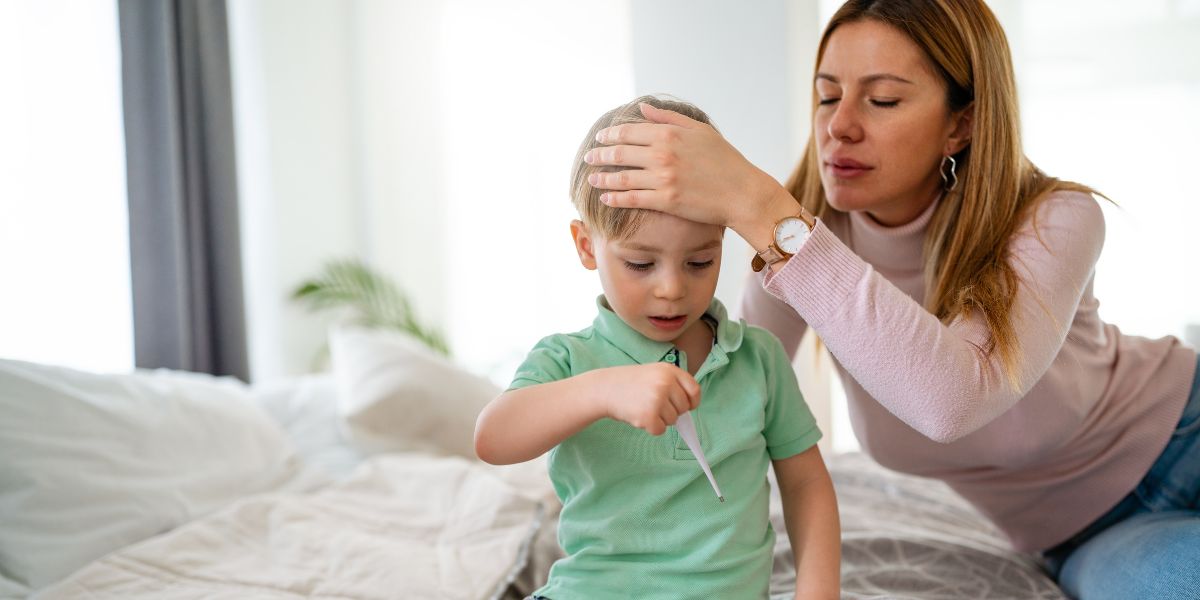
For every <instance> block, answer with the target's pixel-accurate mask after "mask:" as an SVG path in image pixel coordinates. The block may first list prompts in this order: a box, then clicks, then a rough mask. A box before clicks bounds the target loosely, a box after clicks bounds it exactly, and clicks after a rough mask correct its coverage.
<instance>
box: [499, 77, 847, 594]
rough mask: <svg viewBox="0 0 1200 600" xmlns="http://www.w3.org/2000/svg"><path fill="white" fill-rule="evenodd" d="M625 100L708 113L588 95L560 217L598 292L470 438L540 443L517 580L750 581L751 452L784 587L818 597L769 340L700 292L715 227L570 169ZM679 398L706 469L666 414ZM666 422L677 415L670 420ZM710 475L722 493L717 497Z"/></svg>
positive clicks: (579, 588) (763, 583)
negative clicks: (645, 204)
mask: <svg viewBox="0 0 1200 600" xmlns="http://www.w3.org/2000/svg"><path fill="white" fill-rule="evenodd" d="M639 102H645V103H648V104H651V105H653V106H657V107H660V108H665V109H668V110H673V111H676V112H679V113H682V114H684V115H687V116H688V117H691V118H693V119H695V120H697V121H701V122H704V123H709V120H708V117H707V116H706V115H705V114H704V113H703V112H701V111H700V110H699V109H697V108H696V107H694V106H692V105H690V104H686V103H682V102H677V101H670V100H663V99H659V98H656V97H642V98H638V99H637V100H635V101H634V102H631V103H629V104H626V105H624V106H620V107H618V108H616V109H614V110H612V111H609V112H608V113H606V114H605V115H604V116H603V117H601V118H600V120H599V121H597V122H596V124H595V126H593V127H592V131H591V132H589V133H588V136H587V138H585V139H584V142H583V145H582V146H581V148H580V150H579V153H578V155H577V156H576V158H575V166H574V172H573V174H572V199H573V201H574V202H575V205H576V207H577V208H578V209H579V213H580V217H581V220H577V221H573V222H572V223H571V235H572V237H573V238H574V240H575V249H576V251H577V252H578V254H579V260H580V262H582V263H583V266H584V267H585V268H587V269H591V270H595V271H597V272H598V273H599V275H600V284H601V287H602V288H603V290H604V294H603V295H602V296H600V297H599V298H598V299H597V301H596V308H597V311H598V313H599V315H598V316H597V317H596V319H595V321H594V322H593V324H592V326H591V327H589V328H587V329H584V330H582V331H579V332H576V333H571V334H558V335H552V336H549V337H547V338H544V339H542V340H541V341H540V342H539V343H538V344H537V346H535V347H534V349H533V350H532V351H531V352H530V353H529V356H528V357H527V358H526V360H525V362H524V363H523V364H522V365H521V367H520V368H519V369H518V370H517V373H516V376H515V378H514V380H513V382H512V385H511V386H510V387H509V389H508V391H506V392H504V393H503V394H501V395H500V397H498V398H496V399H495V400H494V401H493V402H491V403H490V404H489V405H488V406H487V407H486V408H485V409H484V411H483V412H482V414H480V416H479V421H478V423H477V425H476V429H475V450H476V453H477V454H478V455H479V457H480V458H482V459H483V460H485V461H487V462H490V463H494V464H511V463H516V462H523V461H526V460H530V459H533V458H536V457H537V456H540V455H541V454H542V453H544V452H547V451H549V452H550V457H549V465H550V477H551V479H552V481H553V483H554V488H555V491H556V493H557V495H558V497H559V499H561V500H562V503H563V509H562V514H561V517H560V521H559V529H558V536H559V543H560V544H562V547H563V549H564V550H565V551H566V554H567V556H566V558H563V559H562V560H559V561H558V562H556V563H555V564H554V566H553V567H551V570H550V579H549V581H548V582H547V584H546V585H545V586H544V587H542V588H541V589H539V590H538V591H537V592H536V596H535V597H544V598H549V599H552V600H574V599H577V598H586V599H588V600H596V599H607V598H621V599H625V598H765V597H767V591H768V584H769V580H770V575H771V565H772V562H773V557H772V549H773V546H774V540H775V533H774V531H773V530H772V528H771V524H770V522H769V521H768V514H767V513H768V508H767V501H768V496H769V488H768V483H767V464H768V462H771V463H772V464H773V465H774V468H775V474H776V478H777V479H778V481H779V487H780V492H781V495H782V498H783V504H784V517H785V520H786V522H787V530H788V537H789V538H790V540H791V542H792V548H793V550H794V553H795V556H796V573H797V587H796V597H797V598H836V597H837V596H838V588H839V585H838V583H839V565H840V531H839V526H838V517H837V503H836V500H835V497H834V492H833V485H832V483H831V481H830V479H829V474H828V472H826V470H825V465H824V462H823V461H822V459H821V455H820V452H819V451H818V450H817V446H816V442H817V440H818V439H819V438H820V436H821V433H820V431H819V430H818V429H817V427H816V424H815V422H814V421H813V417H812V414H811V413H810V412H809V410H808V407H807V406H806V405H805V404H804V400H803V398H802V397H801V395H800V390H799V387H798V385H797V383H796V378H795V374H794V372H793V371H792V366H791V364H790V363H789V361H788V358H787V355H786V353H785V352H784V350H783V346H782V345H781V344H780V343H779V341H778V340H777V339H775V338H774V337H773V336H772V335H771V334H770V333H767V332H766V331H765V330H763V329H759V328H757V327H749V326H747V325H745V323H744V322H741V321H732V320H730V319H729V318H728V316H727V313H726V310H725V307H724V306H722V304H721V302H720V301H718V300H716V299H714V298H713V292H714V291H715V289H716V285H717V273H718V271H719V269H720V265H721V241H722V238H723V236H724V229H723V228H721V227H717V226H713V225H705V224H701V223H696V222H693V221H686V220H683V219H680V218H677V217H673V216H670V215H666V214H662V213H655V212H649V211H638V210H631V209H614V208H610V207H607V206H605V205H604V204H602V203H601V202H600V201H599V194H600V193H599V192H598V191H596V190H595V189H593V188H592V187H591V186H589V185H588V183H587V176H588V175H589V174H590V173H592V172H595V171H596V170H597V169H596V168H594V167H591V166H590V165H588V164H586V163H585V162H584V160H583V156H584V154H585V153H586V152H588V151H589V150H591V149H592V148H594V147H596V146H597V144H596V143H595V141H594V139H595V135H596V132H597V131H599V130H600V129H603V128H605V127H609V126H612V125H616V124H620V123H629V122H639V121H643V120H644V119H643V118H642V116H641V112H640V109H639V107H638V103H639ZM685 413H690V415H691V420H692V421H691V422H692V423H693V424H694V427H695V430H696V432H697V434H698V437H699V440H700V448H701V452H700V453H701V454H702V455H703V458H707V461H708V464H709V465H711V470H712V473H713V475H714V477H715V483H712V484H711V485H710V481H709V479H708V478H707V477H706V475H705V473H704V470H703V469H702V468H701V466H700V461H699V460H698V457H697V456H695V455H693V454H692V452H691V451H690V450H689V447H688V444H687V443H686V440H685V438H684V437H683V436H681V434H680V431H681V430H686V429H685V428H684V427H683V425H685V423H684V422H683V421H680V417H681V416H682V415H684V414H685ZM677 422H678V426H677ZM718 486H719V488H720V490H721V492H722V494H723V496H724V498H723V500H719V499H718V496H717V494H716V492H715V489H716V488H717V487H718Z"/></svg>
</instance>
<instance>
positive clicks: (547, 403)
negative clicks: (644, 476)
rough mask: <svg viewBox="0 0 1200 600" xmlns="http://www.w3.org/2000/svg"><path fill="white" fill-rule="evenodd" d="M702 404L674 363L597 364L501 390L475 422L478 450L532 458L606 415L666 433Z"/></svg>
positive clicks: (493, 456) (503, 460)
mask: <svg viewBox="0 0 1200 600" xmlns="http://www.w3.org/2000/svg"><path fill="white" fill-rule="evenodd" d="M699 405H700V386H699V384H697V383H696V380H695V379H693V378H692V376H691V375H689V374H688V372H687V371H684V370H683V369H680V368H678V367H676V366H674V365H671V364H669V363H654V364H646V365H631V366H624V367H611V368H607V369H596V370H594V371H588V372H586V373H582V374H580V375H576V376H574V377H569V378H567V379H562V380H559V381H553V382H550V383H543V384H538V385H532V386H529V387H524V388H520V389H515V390H508V391H507V392H504V393H503V394H500V396H499V397H498V398H496V399H495V400H493V401H492V402H491V403H489V404H488V405H487V406H485V407H484V408H483V411H482V412H480V413H479V419H478V420H477V421H476V422H475V454H476V455H478V456H479V458H480V459H482V460H484V461H485V462H489V463H492V464H495V465H506V464H513V463H519V462H525V461H527V460H532V459H534V458H537V457H539V456H541V455H542V454H544V453H546V452H547V451H548V450H550V449H551V448H553V447H555V446H557V445H558V444H559V443H560V442H562V441H563V440H565V439H567V438H568V437H571V436H572V435H574V434H576V433H578V432H579V431H581V430H582V429H583V428H585V427H587V426H588V425H591V424H592V423H594V422H596V421H597V420H599V419H602V418H604V417H609V418H613V419H617V420H619V421H624V422H626V423H629V424H630V425H632V426H634V427H638V428H640V429H644V430H646V431H647V432H648V433H650V434H652V435H662V433H663V432H664V431H666V429H667V426H669V425H674V424H675V421H676V420H677V419H678V418H679V415H681V414H683V413H684V412H687V411H689V410H692V409H694V408H696V407H697V406H699Z"/></svg>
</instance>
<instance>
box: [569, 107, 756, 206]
mask: <svg viewBox="0 0 1200 600" xmlns="http://www.w3.org/2000/svg"><path fill="white" fill-rule="evenodd" d="M641 109H642V114H643V115H644V116H645V117H646V118H647V119H649V120H650V121H652V122H651V123H625V124H621V125H614V126H613V127H608V128H606V129H602V130H600V131H599V132H598V133H597V134H596V140H597V141H598V142H600V143H602V144H605V146H602V147H599V148H594V149H592V150H591V151H589V152H588V153H587V154H586V155H585V156H584V160H585V161H586V162H588V163H589V164H592V165H603V166H616V167H629V168H628V169H624V170H620V171H611V172H602V173H592V174H591V175H589V176H588V183H589V184H591V185H592V187H595V188H597V189H601V190H608V191H607V192H605V194H604V195H603V196H602V197H601V199H602V200H603V201H604V202H605V203H606V204H608V205H609V206H614V207H618V208H642V209H648V210H655V211H659V212H665V213H669V214H673V215H675V216H677V217H682V218H684V219H688V220H691V221H699V222H701V223H710V224H713V225H723V226H728V227H735V228H736V225H737V224H738V222H739V220H740V219H741V218H742V215H743V214H746V215H750V214H753V208H754V206H753V203H752V202H748V201H747V194H748V193H749V194H750V195H751V196H753V195H755V192H756V189H755V187H756V185H774V186H776V187H778V183H776V182H775V180H774V179H771V178H770V176H769V175H767V174H766V173H763V172H762V171H761V170H759V169H758V168H757V167H755V166H754V165H752V164H750V162H749V161H747V160H746V159H745V157H743V156H742V155H741V153H739V152H738V151H737V149H735V148H734V147H733V146H731V145H730V144H729V142H728V141H726V140H725V138H724V137H722V136H721V134H720V133H718V132H717V131H716V130H715V129H713V128H712V127H711V126H709V125H706V124H704V123H700V122H697V121H694V120H692V119H689V118H687V117H685V116H683V115H681V114H679V113H676V112H673V111H669V110H663V109H659V108H655V107H653V106H650V105H648V104H642V105H641ZM763 178H766V179H767V180H769V182H765V181H762V180H763Z"/></svg>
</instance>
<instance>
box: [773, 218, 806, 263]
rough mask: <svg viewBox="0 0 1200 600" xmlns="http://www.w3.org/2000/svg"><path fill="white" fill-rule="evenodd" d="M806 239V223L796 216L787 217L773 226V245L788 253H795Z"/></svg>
mask: <svg viewBox="0 0 1200 600" xmlns="http://www.w3.org/2000/svg"><path fill="white" fill-rule="evenodd" d="M806 239H808V225H805V224H804V221H801V220H800V219H799V218H798V217H788V218H786V219H784V220H782V221H780V222H779V226H778V227H776V228H775V245H776V246H779V249H780V250H783V251H784V252H787V253H788V254H795V253H796V252H798V251H799V250H800V246H802V245H803V244H804V240H806Z"/></svg>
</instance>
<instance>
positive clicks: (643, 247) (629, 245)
mask: <svg viewBox="0 0 1200 600" xmlns="http://www.w3.org/2000/svg"><path fill="white" fill-rule="evenodd" d="M618 243H620V244H621V247H623V248H625V249H626V250H637V251H638V252H662V248H659V247H657V246H650V245H647V244H639V243H637V242H618ZM720 245H721V240H719V239H714V240H709V241H707V242H705V243H703V244H701V245H699V246H697V247H695V248H692V249H691V250H688V253H689V254H690V253H692V252H700V251H703V250H708V249H710V248H716V247H717V246H720Z"/></svg>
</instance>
